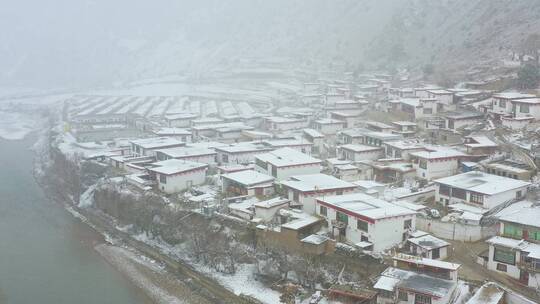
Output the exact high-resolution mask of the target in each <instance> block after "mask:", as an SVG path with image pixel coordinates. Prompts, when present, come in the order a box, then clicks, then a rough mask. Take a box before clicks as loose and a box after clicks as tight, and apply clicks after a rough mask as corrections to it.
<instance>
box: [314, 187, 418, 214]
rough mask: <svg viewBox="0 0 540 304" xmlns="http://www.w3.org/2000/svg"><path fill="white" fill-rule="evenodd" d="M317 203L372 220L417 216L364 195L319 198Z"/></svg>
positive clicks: (402, 208)
mask: <svg viewBox="0 0 540 304" xmlns="http://www.w3.org/2000/svg"><path fill="white" fill-rule="evenodd" d="M317 201H318V202H319V203H321V204H324V205H326V206H333V207H336V209H341V210H345V211H349V212H350V213H352V214H354V215H358V216H360V217H367V218H369V219H372V220H378V219H383V218H389V217H395V216H404V215H413V214H416V212H414V211H412V210H410V209H407V208H404V207H401V206H398V205H395V204H392V203H390V202H388V201H385V200H381V199H377V198H374V197H372V196H370V195H367V194H363V193H352V194H344V195H336V196H328V197H320V198H317Z"/></svg>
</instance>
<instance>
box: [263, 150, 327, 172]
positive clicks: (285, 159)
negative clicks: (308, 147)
mask: <svg viewBox="0 0 540 304" xmlns="http://www.w3.org/2000/svg"><path fill="white" fill-rule="evenodd" d="M256 158H257V159H259V160H261V161H264V162H267V163H270V164H272V165H274V166H277V167H287V166H296V165H304V164H318V163H321V160H320V159H317V158H314V157H311V156H309V155H307V154H304V153H302V152H300V151H298V150H295V149H292V148H287V147H285V148H280V149H277V150H274V151H271V152H268V153H263V154H259V155H257V156H256Z"/></svg>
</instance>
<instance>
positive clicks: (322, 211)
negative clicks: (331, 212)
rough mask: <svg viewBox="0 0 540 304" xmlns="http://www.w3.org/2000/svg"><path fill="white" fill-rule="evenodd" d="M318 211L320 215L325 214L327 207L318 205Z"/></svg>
mask: <svg viewBox="0 0 540 304" xmlns="http://www.w3.org/2000/svg"><path fill="white" fill-rule="evenodd" d="M319 213H320V214H321V215H322V216H326V215H327V209H326V207H325V206H320V208H319Z"/></svg>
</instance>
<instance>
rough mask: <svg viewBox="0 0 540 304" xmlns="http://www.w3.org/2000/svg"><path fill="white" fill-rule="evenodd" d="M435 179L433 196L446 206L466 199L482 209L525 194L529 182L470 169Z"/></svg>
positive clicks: (490, 207)
mask: <svg viewBox="0 0 540 304" xmlns="http://www.w3.org/2000/svg"><path fill="white" fill-rule="evenodd" d="M434 182H435V200H436V201H438V202H439V203H441V204H443V205H445V206H448V205H452V204H456V203H465V204H470V205H474V206H477V207H483V208H485V209H492V208H495V207H497V206H499V205H501V204H503V203H505V202H509V201H512V200H516V199H521V198H523V197H524V196H525V194H526V192H527V188H528V187H529V185H530V183H528V182H524V181H521V180H517V179H513V178H507V177H503V176H498V175H493V174H487V173H483V172H479V171H471V172H466V173H462V174H457V175H454V176H450V177H445V178H441V179H437V180H435V181H434Z"/></svg>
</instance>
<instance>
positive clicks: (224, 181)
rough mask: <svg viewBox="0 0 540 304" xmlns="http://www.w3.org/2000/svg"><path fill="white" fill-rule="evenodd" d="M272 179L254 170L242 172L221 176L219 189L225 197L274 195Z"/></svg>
mask: <svg viewBox="0 0 540 304" xmlns="http://www.w3.org/2000/svg"><path fill="white" fill-rule="evenodd" d="M273 182H274V178H273V177H272V176H269V175H266V174H263V173H259V172H257V171H254V170H243V171H238V172H233V173H229V174H223V175H221V187H222V191H223V193H224V194H225V195H226V196H239V195H257V196H265V195H271V194H273V193H274V184H273Z"/></svg>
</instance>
